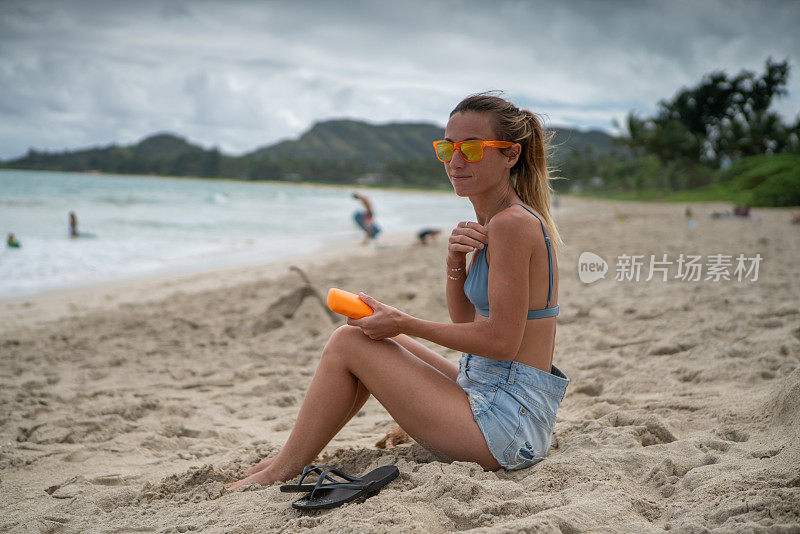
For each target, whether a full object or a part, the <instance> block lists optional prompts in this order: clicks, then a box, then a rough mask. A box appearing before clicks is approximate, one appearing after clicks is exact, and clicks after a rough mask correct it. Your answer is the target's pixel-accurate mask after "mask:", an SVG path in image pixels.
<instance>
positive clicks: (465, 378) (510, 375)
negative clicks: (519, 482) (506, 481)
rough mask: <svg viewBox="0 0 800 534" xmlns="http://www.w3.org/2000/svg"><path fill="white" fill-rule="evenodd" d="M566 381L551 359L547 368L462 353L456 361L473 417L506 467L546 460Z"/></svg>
mask: <svg viewBox="0 0 800 534" xmlns="http://www.w3.org/2000/svg"><path fill="white" fill-rule="evenodd" d="M568 384H569V378H567V377H566V376H565V375H564V373H562V372H561V370H560V369H558V367H556V366H555V365H554V366H553V369H552V372H550V373H546V372H544V371H542V370H540V369H537V368H535V367H531V366H530V365H525V364H522V363H518V362H510V361H504V360H496V359H494V358H485V357H483V356H475V355H473V354H466V353H465V354H464V355H462V356H461V360H460V361H459V366H458V385H459V386H461V388H462V389H463V390H464V391H465V392H466V393H467V398H468V399H469V405H470V407H471V408H472V415H473V417H474V418H475V422H477V423H478V426H479V427H480V429H481V433H482V434H483V437H484V438H485V439H486V444H487V445H488V446H489V451H490V452H491V453H492V456H494V457H495V458H496V459H497V461H498V462H499V463H500V465H502V466H503V467H504V468H506V469H524V468H526V467H530V466H531V465H533V464H535V463H537V462H540V461H542V460H544V457H545V455H546V454H547V449H549V448H550V442H551V441H552V439H553V427H554V426H555V424H556V411H557V410H558V406H559V405H560V404H561V401H562V400H563V398H564V394H565V393H566V391H567V385H568Z"/></svg>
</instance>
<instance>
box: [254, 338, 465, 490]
mask: <svg viewBox="0 0 800 534" xmlns="http://www.w3.org/2000/svg"><path fill="white" fill-rule="evenodd" d="M392 340H394V341H396V342H397V343H398V344H399V345H400V346H401V347H403V348H404V349H406V350H407V351H409V352H410V353H411V354H413V355H414V356H416V357H417V358H419V359H420V360H422V361H424V362H425V363H427V364H428V365H432V366H433V367H435V368H436V369H438V370H439V371H441V372H442V373H443V374H444V375H446V376H447V377H448V378H450V379H451V380H453V381H454V382H455V380H456V378H457V377H458V366H457V365H455V364H454V363H453V362H451V361H450V360H448V359H447V358H445V357H444V356H441V355H440V354H437V353H435V352H434V351H432V350H430V349H429V348H428V347H426V346H425V345H423V344H422V343H420V342H419V341H417V340H415V339H414V338H411V337H409V336H407V335H405V334H401V335H399V336H397V337H393V338H392ZM369 396H370V392H369V391H368V390H367V388H365V387H364V384H363V383H362V382H360V381H359V383H358V393H357V394H356V402H355V403H354V404H353V409H352V410H350V413H349V414H347V416H346V417H345V419H344V421H342V424H341V425H339V428H338V429H337V430H336V432H335V433H334V436H335V435H336V434H338V433H339V432H340V431H341V430H342V428H344V427H345V425H346V424H347V423H348V422H349V421H350V420H351V419H352V418H353V417H355V415H356V414H357V413H358V412H359V411H360V410H361V408H362V407H363V406H364V403H366V402H367V399H369ZM274 459H275V457H274V456H273V457H272V458H267V459H266V460H264V461H262V462H259V463H257V464H256V465H254V466H253V467H251V468H249V469H248V470H247V471H245V473H246V474H248V475H252V474H254V473H258V472H259V471H262V470H264V469H266V468H267V466H269V464H271V463H272V461H273V460H274Z"/></svg>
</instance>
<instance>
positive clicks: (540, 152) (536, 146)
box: [450, 93, 564, 251]
mask: <svg viewBox="0 0 800 534" xmlns="http://www.w3.org/2000/svg"><path fill="white" fill-rule="evenodd" d="M467 111H473V112H478V113H491V114H492V115H493V116H494V127H495V133H496V135H497V138H498V140H500V141H512V142H514V143H519V144H520V146H522V151H521V152H520V155H519V159H518V160H517V163H516V164H514V166H513V167H512V168H511V184H512V185H513V187H514V192H515V193H516V194H517V196H519V198H520V200H522V202H524V203H525V204H527V205H529V206H531V207H532V208H533V209H535V210H536V211H537V212H538V213H539V215H541V216H542V219H544V222H545V224H546V225H547V227H548V229H549V230H550V240H551V242H552V244H553V248H555V250H556V251H558V250H559V248H560V247H561V246H563V244H564V242H563V241H562V240H561V235H560V234H559V233H558V228H556V223H555V220H554V219H553V215H552V213H551V212H550V201H551V198H552V195H553V189H552V187H551V186H550V176H549V173H548V170H547V154H548V149H549V142H550V137H551V136H550V135H548V134H547V133H546V132H545V129H544V126H543V124H542V121H541V120H540V119H539V117H538V116H537V115H535V114H533V113H531V112H530V111H528V110H527V109H524V110H521V109H519V108H517V107H516V106H515V105H514V104H512V103H511V102H508V101H507V100H504V99H502V98H500V97H497V96H494V95H491V94H488V93H481V94H477V95H473V96H469V97H467V98H465V99H464V100H462V101H461V102H460V103H459V104H458V105H457V106H456V107H455V109H454V110H453V111H452V112H451V113H450V116H451V117H452V116H453V115H455V114H456V113H462V112H467ZM509 150H512V149H510V148H507V149H504V151H506V153H507V154H508V152H507V151H509ZM509 155H510V154H509Z"/></svg>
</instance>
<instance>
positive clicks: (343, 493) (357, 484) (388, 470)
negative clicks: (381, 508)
mask: <svg viewBox="0 0 800 534" xmlns="http://www.w3.org/2000/svg"><path fill="white" fill-rule="evenodd" d="M304 471H305V470H304ZM310 472H318V473H319V478H318V479H317V483H316V484H315V485H314V488H313V489H312V490H311V493H309V494H308V495H306V496H305V497H301V498H299V499H297V500H296V501H294V502H293V503H292V507H293V508H296V509H298V510H323V509H325V508H336V507H337V506H341V505H343V504H345V503H348V502H352V501H355V500H356V499H360V498H362V497H363V498H364V499H367V498H369V497H372V496H373V495H375V494H377V493H378V492H379V491H380V490H381V488H383V487H384V486H386V484H388V483H389V482H391V481H392V480H394V479H395V478H397V477H398V475H400V470H399V469H398V468H397V466H395V465H384V466H382V467H378V468H377V469H374V470H372V471H370V472H369V473H367V474H366V475H364V476H363V477H361V478H358V477H351V476H350V475H347V474H345V473H342V472H341V471H339V470H338V469H336V468H334V467H330V466H309V468H308V471H307V472H306V474H308V473H310ZM331 474H334V475H336V476H339V477H341V478H343V479H345V480H347V481H348V482H337V481H336V480H334V479H333V478H331V476H330V475H331ZM326 480H328V481H330V482H328V483H326V482H325V481H326ZM301 482H302V479H301ZM303 486H305V487H307V486H310V484H296V485H289V487H290V488H291V489H287V490H283V488H281V491H304V489H303V490H301V489H299V488H301V487H303Z"/></svg>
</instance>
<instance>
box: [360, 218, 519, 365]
mask: <svg viewBox="0 0 800 534" xmlns="http://www.w3.org/2000/svg"><path fill="white" fill-rule="evenodd" d="M519 215H520V214H515V213H507V212H504V213H501V214H498V215H497V216H495V217H494V219H492V224H491V228H490V230H489V235H488V238H489V240H490V241H491V242H492V256H491V266H490V268H489V302H490V310H491V311H490V314H489V320H488V321H475V322H469V323H457V324H443V323H435V322H431V321H425V320H422V319H418V318H416V317H412V316H410V315H407V314H404V313H402V312H400V311H398V310H396V309H395V308H392V307H390V306H386V305H384V304H382V303H380V302H378V301H376V300H374V299H372V298H370V297H368V296H366V295H364V296H362V298H363V299H364V301H365V302H366V303H367V304H368V305H369V306H370V307H372V308H373V310H375V313H374V314H373V315H372V316H370V317H365V318H363V319H358V320H353V319H350V320H348V324H351V325H354V326H359V327H361V328H362V330H363V331H364V333H365V334H366V335H368V336H369V337H371V338H372V339H383V338H387V337H393V336H396V335H398V334H401V333H405V334H409V335H412V336H416V337H421V338H424V339H427V340H429V341H432V342H434V343H436V344H438V345H442V346H444V347H447V348H450V349H453V350H457V351H459V352H469V353H472V354H478V355H481V356H487V357H490V358H495V359H498V360H511V359H513V358H514V357H515V356H516V355H517V352H518V351H519V347H520V344H521V343H522V336H523V334H524V330H525V321H526V313H527V308H528V294H529V292H528V276H529V270H530V267H529V266H530V260H531V247H530V243H531V233H532V231H531V229H530V225H529V224H525V222H526V221H525V219H524V217H520V216H519ZM462 292H463V291H462Z"/></svg>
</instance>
